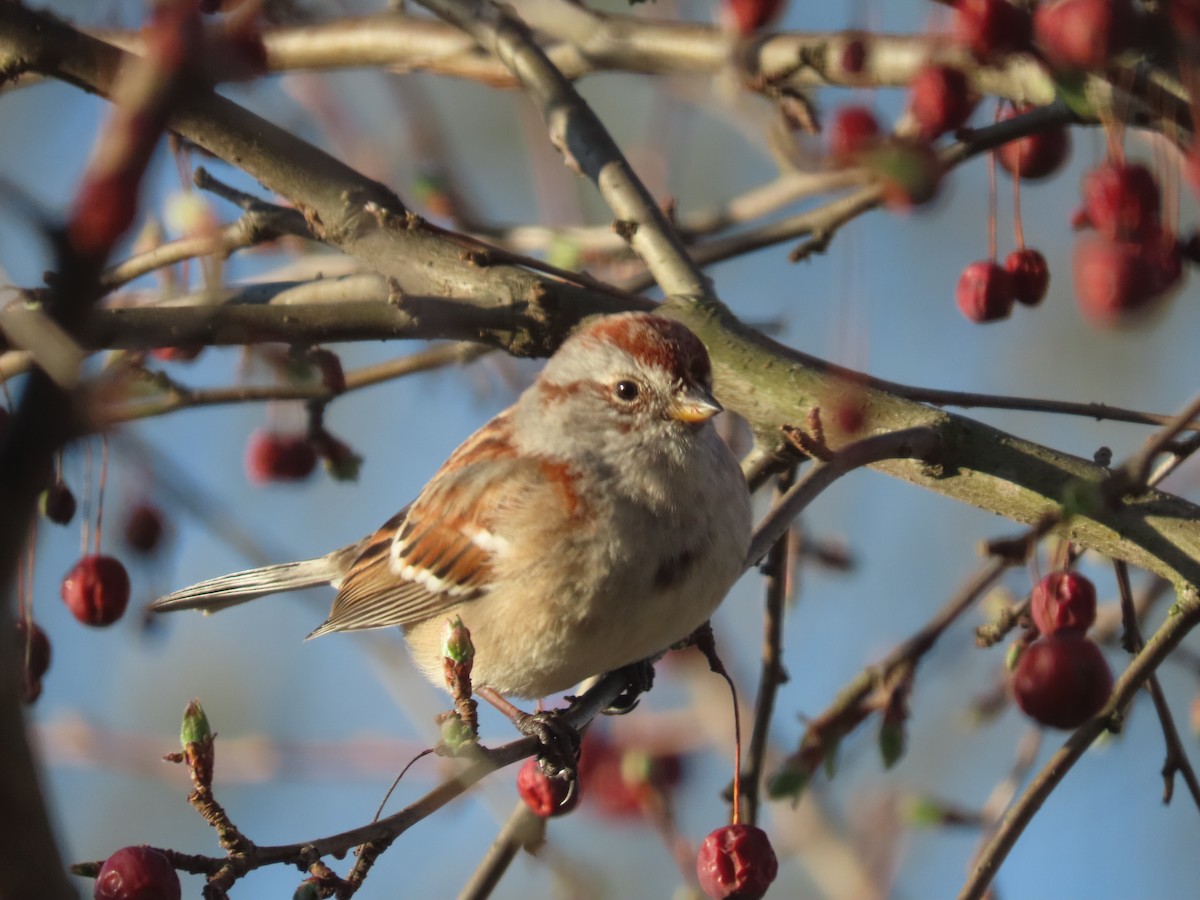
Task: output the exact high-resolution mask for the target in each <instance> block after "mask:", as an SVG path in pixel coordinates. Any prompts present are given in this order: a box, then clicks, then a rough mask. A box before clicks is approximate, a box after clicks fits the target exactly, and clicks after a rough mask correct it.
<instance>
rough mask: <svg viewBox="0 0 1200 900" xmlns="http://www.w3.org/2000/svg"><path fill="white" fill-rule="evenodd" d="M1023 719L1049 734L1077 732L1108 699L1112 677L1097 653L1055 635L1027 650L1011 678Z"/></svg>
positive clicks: (1077, 637)
mask: <svg viewBox="0 0 1200 900" xmlns="http://www.w3.org/2000/svg"><path fill="white" fill-rule="evenodd" d="M1012 692H1013V698H1014V699H1015V700H1016V701H1017V705H1018V706H1019V707H1021V709H1022V711H1023V712H1024V713H1025V715H1027V716H1029V717H1030V718H1031V719H1033V720H1034V721H1036V722H1040V723H1041V724H1043V725H1049V726H1050V727H1051V728H1078V727H1079V726H1080V725H1082V724H1083V723H1084V722H1086V721H1087V720H1088V719H1090V718H1091V717H1092V716H1094V715H1096V713H1098V712H1099V711H1100V710H1101V709H1103V708H1104V704H1105V703H1107V702H1108V698H1109V696H1110V695H1111V694H1112V671H1111V670H1110V669H1109V668H1108V662H1107V661H1106V660H1105V659H1104V654H1103V653H1101V652H1100V648H1099V647H1097V646H1096V645H1095V644H1094V643H1092V642H1091V641H1090V640H1088V639H1087V638H1086V637H1084V636H1083V635H1081V634H1072V633H1066V632H1064V633H1059V634H1053V635H1050V636H1049V637H1044V638H1041V639H1040V640H1036V641H1034V642H1033V643H1032V644H1030V645H1029V646H1028V647H1026V648H1025V652H1024V653H1022V654H1021V658H1020V659H1019V660H1018V661H1017V668H1016V671H1014V672H1013V675H1012Z"/></svg>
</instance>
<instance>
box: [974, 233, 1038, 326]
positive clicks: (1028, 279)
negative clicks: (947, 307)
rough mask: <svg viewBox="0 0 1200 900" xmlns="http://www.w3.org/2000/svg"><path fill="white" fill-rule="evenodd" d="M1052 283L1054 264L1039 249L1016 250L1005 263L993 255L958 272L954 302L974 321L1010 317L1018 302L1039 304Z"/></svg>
mask: <svg viewBox="0 0 1200 900" xmlns="http://www.w3.org/2000/svg"><path fill="white" fill-rule="evenodd" d="M1049 286H1050V268H1049V266H1047V265H1046V258H1045V257H1044V256H1042V254H1041V253H1039V252H1038V251H1037V250H1033V249H1031V248H1029V247H1024V248H1022V249H1020V250H1014V251H1013V252H1012V253H1010V254H1009V255H1008V258H1007V259H1005V260H1004V265H1003V266H1001V265H999V264H998V263H995V262H993V261H992V260H990V259H981V260H977V261H976V262H973V263H971V264H969V265H968V266H967V267H966V268H965V269H963V271H962V274H961V275H959V276H958V288H957V289H956V290H955V293H954V302H955V303H956V304H957V305H958V310H959V312H961V313H962V314H963V315H964V316H966V317H967V318H968V319H970V320H971V321H972V322H996V321H999V320H1000V319H1007V318H1008V316H1009V314H1010V313H1011V312H1012V309H1013V304H1014V303H1023V304H1025V305H1026V306H1037V305H1038V304H1039V303H1041V302H1042V300H1043V299H1044V298H1045V296H1046V289H1047V288H1048V287H1049Z"/></svg>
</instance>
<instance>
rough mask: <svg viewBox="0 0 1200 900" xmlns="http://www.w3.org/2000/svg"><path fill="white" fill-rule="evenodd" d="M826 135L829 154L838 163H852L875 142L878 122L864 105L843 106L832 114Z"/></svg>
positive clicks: (877, 135) (877, 134) (877, 136)
mask: <svg viewBox="0 0 1200 900" xmlns="http://www.w3.org/2000/svg"><path fill="white" fill-rule="evenodd" d="M828 136H829V155H830V156H832V157H833V159H834V160H835V161H836V162H838V163H842V164H848V163H854V162H857V160H858V157H859V156H860V155H861V154H862V153H863V151H864V150H867V149H868V148H870V147H871V146H873V145H874V144H875V143H876V142H877V140H878V138H879V122H877V121H876V119H875V114H874V113H873V112H871V111H870V110H869V109H867V108H866V107H865V106H843V107H842V108H841V109H839V110H837V111H836V112H835V113H834V114H833V121H832V122H830V124H829V129H828Z"/></svg>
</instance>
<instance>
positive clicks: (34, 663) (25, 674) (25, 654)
mask: <svg viewBox="0 0 1200 900" xmlns="http://www.w3.org/2000/svg"><path fill="white" fill-rule="evenodd" d="M17 660H18V662H19V663H20V666H21V676H22V692H23V697H22V699H24V701H25V702H26V703H32V702H33V701H35V700H36V699H37V698H38V697H40V696H41V694H42V676H43V675H45V674H46V671H47V670H48V669H49V668H50V639H49V638H48V637H46V632H44V631H42V629H41V628H39V627H38V625H37V623H35V622H29V623H28V625H27V624H26V623H25V622H24V621H18V622H17Z"/></svg>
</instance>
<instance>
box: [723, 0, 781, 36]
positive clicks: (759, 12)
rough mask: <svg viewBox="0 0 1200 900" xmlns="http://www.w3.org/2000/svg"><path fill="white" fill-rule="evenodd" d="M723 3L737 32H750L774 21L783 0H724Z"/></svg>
mask: <svg viewBox="0 0 1200 900" xmlns="http://www.w3.org/2000/svg"><path fill="white" fill-rule="evenodd" d="M724 5H725V11H726V14H727V15H729V16H730V17H731V18H732V19H733V24H734V26H735V27H736V28H737V30H738V33H739V34H752V33H753V32H755V31H758V29H760V28H763V27H765V26H767V25H770V24H771V23H772V22H774V21H775V19H776V18H777V17H778V16H779V13H780V12H781V11H782V9H783V0H724Z"/></svg>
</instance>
